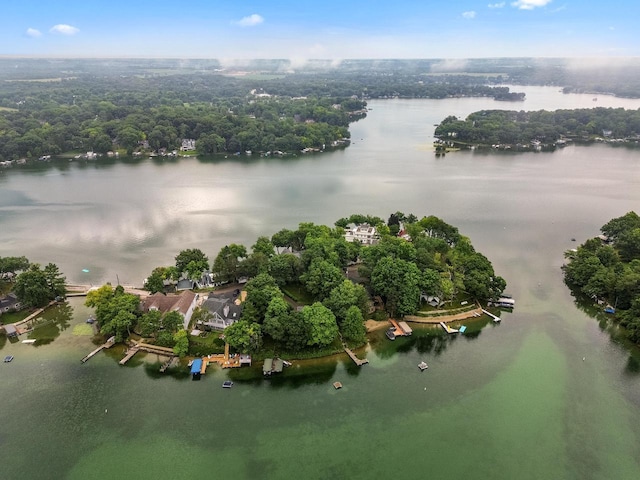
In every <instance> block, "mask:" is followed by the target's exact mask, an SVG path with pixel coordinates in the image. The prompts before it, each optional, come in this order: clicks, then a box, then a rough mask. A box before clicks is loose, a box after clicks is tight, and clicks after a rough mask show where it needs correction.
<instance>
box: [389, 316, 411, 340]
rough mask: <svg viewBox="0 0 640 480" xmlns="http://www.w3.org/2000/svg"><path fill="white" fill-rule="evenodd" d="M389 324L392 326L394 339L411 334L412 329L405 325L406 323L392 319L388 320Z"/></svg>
mask: <svg viewBox="0 0 640 480" xmlns="http://www.w3.org/2000/svg"><path fill="white" fill-rule="evenodd" d="M389 322H390V323H391V325H392V326H393V329H394V330H393V335H394V336H395V337H407V336H409V335H411V334H412V333H413V329H412V328H411V327H410V326H409V325H408V324H407V322H398V321H396V320H394V319H393V318H390V319H389Z"/></svg>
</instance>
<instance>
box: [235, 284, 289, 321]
mask: <svg viewBox="0 0 640 480" xmlns="http://www.w3.org/2000/svg"><path fill="white" fill-rule="evenodd" d="M245 291H246V292H247V298H246V299H245V301H244V306H243V308H242V319H243V320H246V321H249V322H257V323H262V322H263V321H264V316H265V313H266V312H267V307H268V306H269V304H270V303H271V301H272V300H273V299H274V298H275V297H282V292H281V291H280V289H279V288H278V286H277V285H276V282H275V280H274V279H273V277H271V276H270V275H268V274H266V273H261V274H259V275H257V276H255V277H254V278H252V279H251V280H249V281H248V282H247V284H246V285H245Z"/></svg>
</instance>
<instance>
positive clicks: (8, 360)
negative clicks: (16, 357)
mask: <svg viewBox="0 0 640 480" xmlns="http://www.w3.org/2000/svg"><path fill="white" fill-rule="evenodd" d="M11 360H13V355H7V356H6V357H4V363H9V362H10V361H11Z"/></svg>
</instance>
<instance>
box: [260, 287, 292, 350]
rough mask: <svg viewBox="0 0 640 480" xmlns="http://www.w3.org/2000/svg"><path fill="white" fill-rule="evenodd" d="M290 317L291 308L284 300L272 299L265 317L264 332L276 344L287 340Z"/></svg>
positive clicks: (279, 298)
mask: <svg viewBox="0 0 640 480" xmlns="http://www.w3.org/2000/svg"><path fill="white" fill-rule="evenodd" d="M290 315H291V306H290V305H289V304H288V303H287V302H286V301H285V299H284V298H282V297H274V298H272V299H271V301H270V302H269V306H268V307H267V311H266V313H265V316H264V323H263V325H262V330H263V331H264V333H266V334H267V335H269V336H270V337H271V338H273V339H274V340H275V341H276V342H282V341H283V340H284V339H285V338H286V334H287V323H288V322H289V317H290Z"/></svg>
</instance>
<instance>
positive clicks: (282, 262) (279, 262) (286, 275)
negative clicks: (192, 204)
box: [267, 253, 302, 286]
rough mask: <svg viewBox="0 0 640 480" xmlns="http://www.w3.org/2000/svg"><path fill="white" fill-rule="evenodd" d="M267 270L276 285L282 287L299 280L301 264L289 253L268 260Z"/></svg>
mask: <svg viewBox="0 0 640 480" xmlns="http://www.w3.org/2000/svg"><path fill="white" fill-rule="evenodd" d="M267 269H268V272H269V275H271V276H272V277H273V279H274V280H275V281H276V283H277V284H278V285H279V286H283V285H286V284H287V283H293V282H297V281H298V280H299V278H300V275H301V273H302V262H301V261H300V259H299V258H298V257H297V256H295V255H293V254H291V253H282V254H280V255H274V256H273V257H271V258H270V259H269V265H268V267H267Z"/></svg>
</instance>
